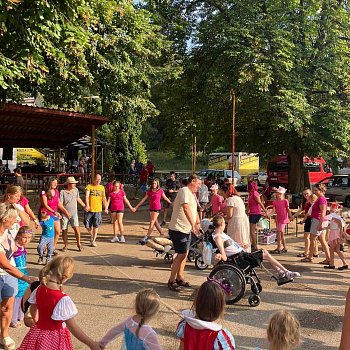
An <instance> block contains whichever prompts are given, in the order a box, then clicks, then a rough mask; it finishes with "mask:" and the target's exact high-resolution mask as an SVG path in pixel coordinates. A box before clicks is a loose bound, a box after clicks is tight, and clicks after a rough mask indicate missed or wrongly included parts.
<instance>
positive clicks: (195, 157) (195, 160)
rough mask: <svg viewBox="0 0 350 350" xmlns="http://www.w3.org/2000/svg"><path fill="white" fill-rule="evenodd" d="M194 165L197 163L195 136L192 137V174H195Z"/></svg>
mask: <svg viewBox="0 0 350 350" xmlns="http://www.w3.org/2000/svg"><path fill="white" fill-rule="evenodd" d="M196 163H197V136H195V137H194V145H193V174H195V173H196Z"/></svg>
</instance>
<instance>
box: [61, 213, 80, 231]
mask: <svg viewBox="0 0 350 350" xmlns="http://www.w3.org/2000/svg"><path fill="white" fill-rule="evenodd" d="M68 224H70V225H71V226H72V227H78V226H79V218H78V214H74V215H72V216H71V217H70V219H68V218H67V217H65V216H62V220H61V225H62V230H68Z"/></svg>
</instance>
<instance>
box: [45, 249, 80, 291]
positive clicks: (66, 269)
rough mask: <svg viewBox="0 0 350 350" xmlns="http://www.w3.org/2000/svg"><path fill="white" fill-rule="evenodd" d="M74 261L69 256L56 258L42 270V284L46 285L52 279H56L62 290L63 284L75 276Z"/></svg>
mask: <svg viewBox="0 0 350 350" xmlns="http://www.w3.org/2000/svg"><path fill="white" fill-rule="evenodd" d="M73 269H74V260H73V259H72V258H71V257H69V256H64V255H59V256H56V257H54V258H53V259H52V260H51V261H50V262H49V263H48V264H47V265H46V266H45V267H44V268H43V269H42V284H44V285H46V284H47V282H48V281H49V280H50V278H52V277H53V278H55V279H56V280H57V282H58V285H59V288H60V289H61V290H62V284H63V282H65V281H66V280H69V279H70V278H72V276H73Z"/></svg>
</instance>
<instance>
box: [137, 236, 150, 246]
mask: <svg viewBox="0 0 350 350" xmlns="http://www.w3.org/2000/svg"><path fill="white" fill-rule="evenodd" d="M147 241H148V236H145V237H143V238H142V239H141V240H140V241H139V243H140V244H141V245H145V244H146V243H147Z"/></svg>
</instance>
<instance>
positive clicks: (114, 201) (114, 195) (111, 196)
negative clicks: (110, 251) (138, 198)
mask: <svg viewBox="0 0 350 350" xmlns="http://www.w3.org/2000/svg"><path fill="white" fill-rule="evenodd" d="M112 184H113V189H112V191H110V192H109V193H108V200H107V208H108V207H109V205H111V207H110V211H111V218H112V224H113V234H114V237H113V238H112V239H111V242H112V243H115V242H121V243H125V237H124V225H123V216H124V203H125V204H126V205H127V206H128V207H129V209H130V210H131V211H132V212H135V209H134V208H133V207H132V206H131V204H130V202H129V200H128V199H127V198H126V195H125V192H124V191H123V189H122V187H121V183H120V182H119V181H113V183H112ZM118 229H119V233H120V238H118V235H117V232H118Z"/></svg>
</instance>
